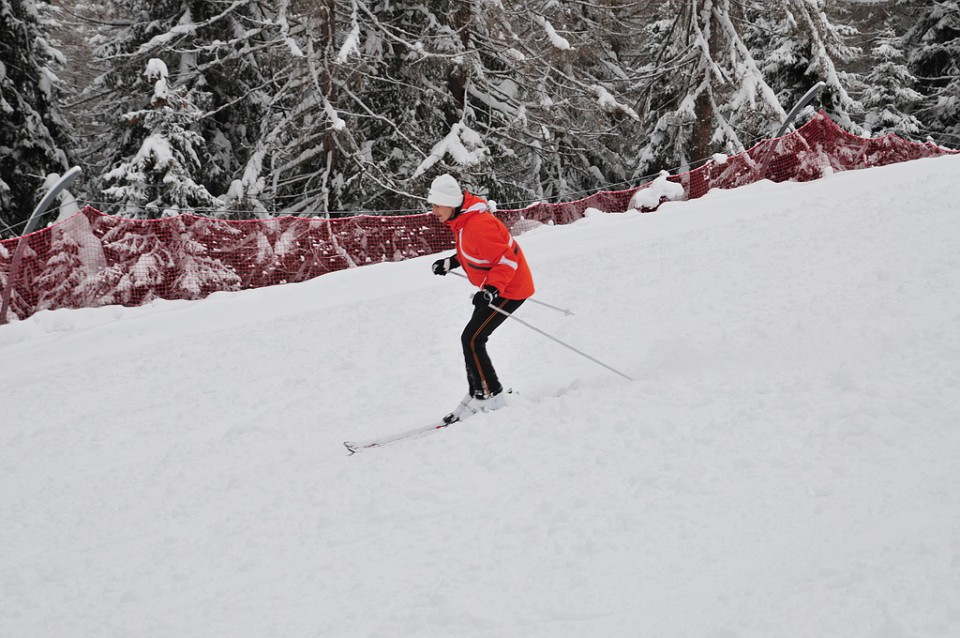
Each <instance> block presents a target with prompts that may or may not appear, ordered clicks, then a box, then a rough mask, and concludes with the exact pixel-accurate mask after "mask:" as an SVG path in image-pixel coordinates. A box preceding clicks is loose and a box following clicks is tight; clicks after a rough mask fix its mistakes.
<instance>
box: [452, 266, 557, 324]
mask: <svg viewBox="0 0 960 638" xmlns="http://www.w3.org/2000/svg"><path fill="white" fill-rule="evenodd" d="M447 272H448V273H450V274H451V275H456V276H457V277H463V278H464V279H467V280H468V281H469V279H468V278H467V276H466V275H464V274H463V273H459V272H453V271H452V270H448V271H447ZM527 301H532V302H533V303H535V304H540V305H541V306H546V307H547V308H550V309H552V310H556V311H558V312H562V313H563V314H565V315H567V316H568V317H570V316H572V315H573V312H571V311H570V310H567V309H566V308H558V307H557V306H551V305H550V304H548V303H544V302H542V301H538V300H536V299H534V298H533V297H530V298H528V299H527Z"/></svg>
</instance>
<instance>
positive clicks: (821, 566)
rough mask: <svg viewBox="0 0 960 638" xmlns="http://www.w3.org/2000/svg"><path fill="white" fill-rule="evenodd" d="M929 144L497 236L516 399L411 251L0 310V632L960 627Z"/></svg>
mask: <svg viewBox="0 0 960 638" xmlns="http://www.w3.org/2000/svg"><path fill="white" fill-rule="evenodd" d="M958 177H960V157H947V158H939V159H932V160H919V161H915V162H911V163H908V164H902V165H897V166H891V167H886V168H878V169H870V170H868V171H859V172H851V173H841V174H837V175H834V176H831V177H829V178H827V179H824V180H820V181H818V182H815V183H809V184H772V183H769V182H761V183H759V184H756V185H753V186H749V187H745V188H741V189H738V190H736V191H728V192H713V193H710V194H709V195H708V196H706V197H704V198H702V199H700V200H696V201H693V202H677V203H667V204H664V205H663V206H662V207H661V210H660V211H659V212H657V213H653V214H647V215H640V214H636V213H628V214H624V215H604V214H593V215H590V216H589V217H588V218H587V219H585V220H583V221H581V222H578V223H576V224H573V225H570V226H563V227H549V228H548V227H543V228H539V229H537V230H534V231H531V232H529V233H525V234H524V235H522V236H521V237H520V238H519V241H520V243H521V244H522V245H523V247H524V251H525V252H526V253H527V256H528V259H529V261H530V263H531V267H532V269H533V272H534V277H535V279H536V283H537V287H538V295H537V296H538V298H540V299H542V300H543V301H545V302H548V303H553V304H556V305H560V306H562V307H570V308H571V309H572V310H573V311H574V312H575V313H576V314H575V316H572V317H564V316H563V315H561V314H559V313H556V312H554V311H552V310H549V309H546V308H543V307H539V306H536V305H533V304H527V305H525V306H524V307H523V308H522V309H521V311H520V313H521V314H522V318H523V319H524V320H526V321H528V322H530V323H532V324H533V325H536V326H537V327H539V328H541V329H543V330H545V331H547V332H549V333H551V334H554V335H556V336H557V337H558V338H560V339H563V340H565V341H567V342H569V343H570V344H571V345H574V346H575V347H577V348H579V349H581V350H583V351H585V352H587V353H590V354H591V355H593V356H595V357H597V358H598V359H600V360H602V361H604V362H605V363H608V364H609V365H611V366H613V367H614V368H616V369H618V370H623V371H624V372H626V373H627V374H629V375H630V376H631V377H633V378H634V379H636V381H633V382H628V381H626V380H624V379H622V378H619V377H617V376H616V375H613V374H612V373H610V372H609V371H606V370H604V369H603V368H601V367H599V366H596V365H595V364H593V363H591V362H589V361H586V360H584V359H582V358H580V357H578V356H577V355H575V354H574V353H572V352H570V351H568V350H566V349H564V348H561V347H559V346H558V345H556V344H554V343H552V342H551V341H549V340H547V339H545V338H543V337H542V336H541V335H538V334H536V333H534V332H532V331H530V330H528V329H527V328H525V327H523V326H521V325H519V324H516V323H513V322H509V321H508V322H507V323H506V324H505V325H504V326H503V328H501V329H500V330H499V331H498V332H497V333H495V334H494V336H493V338H492V339H491V342H490V350H491V354H492V356H493V358H494V361H495V363H496V364H497V367H498V371H499V372H500V375H501V377H502V379H503V380H504V381H505V383H507V384H508V385H512V386H513V387H515V388H517V389H518V390H519V395H517V396H514V397H512V398H511V404H510V405H508V407H507V408H505V409H504V410H502V411H500V412H497V413H493V414H482V415H477V416H475V417H473V418H471V419H470V420H468V421H466V422H464V423H462V424H457V425H454V426H453V427H450V428H447V429H444V430H441V431H438V432H436V433H434V434H430V435H429V436H426V437H423V438H420V439H417V440H414V441H409V442H400V443H397V444H395V445H391V446H389V447H386V448H382V449H374V450H369V451H365V452H363V453H361V454H358V455H355V456H352V457H351V456H348V455H347V454H346V452H345V450H344V449H343V447H342V445H341V442H342V441H343V440H345V439H352V440H364V439H367V438H371V437H375V436H379V435H386V434H392V433H394V432H397V431H401V430H404V429H408V428H412V427H416V426H419V425H423V424H424V423H427V422H430V421H431V420H434V419H436V418H437V417H439V416H442V414H444V413H445V412H447V411H449V409H451V408H452V407H453V406H454V405H455V404H456V402H457V401H458V400H459V398H460V396H461V395H462V394H463V392H464V386H465V383H464V380H463V370H462V362H461V359H460V353H459V333H460V331H461V329H462V326H463V324H464V323H465V322H466V320H467V318H468V316H469V313H470V305H469V295H470V290H469V288H468V287H467V286H466V285H465V282H463V281H462V280H459V279H455V278H452V277H447V278H439V277H433V276H432V275H431V274H430V269H429V264H430V263H431V262H432V260H433V259H435V257H424V258H421V259H416V260H411V261H408V262H402V263H390V264H382V265H378V266H370V267H364V268H359V269H356V270H351V271H347V272H339V273H333V274H330V275H325V276H323V277H320V278H318V279H315V280H313V281H310V282H306V283H303V284H294V285H287V286H278V287H273V288H268V289H261V290H255V291H248V292H243V293H231V294H217V295H214V296H212V297H211V298H209V299H207V300H204V301H201V302H182V301H179V302H154V303H153V304H150V305H149V306H146V307H142V308H117V307H113V308H102V309H96V310H82V311H56V312H43V313H40V314H38V315H36V316H34V317H33V318H30V319H28V320H26V321H23V322H19V323H17V324H13V325H10V326H5V327H0V361H2V362H3V366H2V368H0V388H2V397H3V400H2V403H0V415H2V422H3V426H2V427H0V472H2V475H0V634H2V635H3V636H12V637H13V636H16V637H31V638H39V637H50V638H53V637H61V636H71V637H72V638H78V637H85V636H96V637H98V638H100V637H111V636H116V637H118V638H119V637H129V636H137V637H158V638H159V637H170V636H177V637H194V636H195V637H198V638H200V637H202V638H213V637H219V636H223V637H227V636H229V637H231V638H243V637H249V638H255V637H257V638H259V637H263V636H271V637H278V636H296V637H300V636H304V637H306V636H310V637H327V636H338V637H340V636H371V637H373V636H376V637H391V636H404V637H408V636H443V637H449V636H458V637H460V636H463V637H492V636H504V637H507V636H510V637H514V636H523V637H534V638H536V637H544V638H546V637H550V638H557V637H567V636H569V637H574V636H576V637H580V636H605V637H606V636H616V637H620V636H623V637H635V636H669V637H671V638H680V637H691V638H692V637H698V638H769V637H773V636H776V637H777V638H792V637H796V638H808V637H810V636H830V637H831V638H839V637H847V636H849V637H851V638H853V637H857V638H910V637H914V636H923V637H925V638H935V637H943V638H955V637H956V636H958V635H960V489H958V477H960V428H958V427H957V426H958V423H960V224H958V222H957V216H956V214H957V207H956V202H957V200H958V195H960V188H958V186H957V184H958V183H960V180H958Z"/></svg>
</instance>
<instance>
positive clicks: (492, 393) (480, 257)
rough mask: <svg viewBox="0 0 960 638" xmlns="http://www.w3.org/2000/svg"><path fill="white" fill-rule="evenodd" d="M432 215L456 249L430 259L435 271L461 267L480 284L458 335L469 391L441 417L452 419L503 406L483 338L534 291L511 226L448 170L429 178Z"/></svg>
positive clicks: (486, 337) (475, 283) (429, 199)
mask: <svg viewBox="0 0 960 638" xmlns="http://www.w3.org/2000/svg"><path fill="white" fill-rule="evenodd" d="M427 202H428V203H430V204H431V206H432V212H433V214H434V216H436V218H437V219H438V220H439V221H440V222H441V223H442V224H444V225H445V226H446V227H447V228H449V229H450V230H451V231H453V234H454V238H455V241H456V248H457V252H456V253H455V254H453V255H451V256H450V257H444V258H443V259H438V260H437V261H435V262H433V266H432V268H433V273H434V274H435V275H441V276H442V275H446V274H447V273H448V272H450V271H451V270H453V269H455V268H460V267H463V269H464V271H465V272H466V275H467V279H469V280H470V283H472V284H473V285H475V286H477V287H478V288H479V289H480V290H478V291H477V293H476V294H475V295H474V296H473V305H474V309H473V315H472V316H471V317H470V321H468V322H467V325H466V327H464V329H463V334H461V336H460V340H461V343H462V345H463V357H464V362H465V363H466V368H467V384H468V386H469V392H468V393H467V396H465V397H464V398H463V400H462V401H461V402H460V405H458V406H457V407H456V409H455V410H454V411H453V412H451V413H450V414H448V415H447V416H445V417H444V418H443V420H444V422H445V423H448V424H449V423H455V422H456V421H459V420H460V418H461V417H462V416H463V415H464V414H465V413H470V414H475V413H477V412H488V411H492V410H496V409H498V408H501V407H503V405H504V403H505V397H504V393H503V386H502V385H501V383H500V380H499V379H498V378H497V373H496V370H494V368H493V364H492V363H491V361H490V356H489V355H488V354H487V339H488V338H489V337H490V334H491V333H492V332H493V331H494V330H496V329H497V328H498V327H499V326H500V325H501V324H502V323H503V322H504V321H505V320H506V318H507V316H506V315H504V314H502V313H501V312H500V311H503V312H507V313H510V314H513V313H514V312H516V311H517V309H518V308H519V307H520V306H521V305H522V304H523V302H524V301H526V300H527V299H528V298H529V297H531V296H532V295H533V292H534V287H533V277H532V276H531V274H530V267H529V266H528V265H527V260H526V258H525V257H524V256H523V251H522V250H520V246H519V245H518V244H517V242H515V241H514V239H513V237H511V236H510V231H509V230H507V227H506V226H504V225H503V222H501V221H500V220H499V219H497V218H496V217H494V215H493V214H492V213H491V212H490V207H489V206H488V204H487V201H486V200H484V199H483V198H481V197H477V196H476V195H473V194H471V193H468V192H465V191H463V190H461V188H460V184H458V183H457V180H456V179H455V178H454V177H453V176H451V175H448V174H444V175H441V176H440V177H438V178H436V179H435V180H433V183H432V184H431V185H430V191H429V193H428V195H427Z"/></svg>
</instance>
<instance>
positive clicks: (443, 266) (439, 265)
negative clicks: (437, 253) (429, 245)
mask: <svg viewBox="0 0 960 638" xmlns="http://www.w3.org/2000/svg"><path fill="white" fill-rule="evenodd" d="M459 267H460V262H459V261H457V256H456V255H453V256H451V257H444V258H443V259H438V260H436V261H435V262H433V274H435V275H446V274H447V273H448V272H450V271H451V270H453V269H454V268H459Z"/></svg>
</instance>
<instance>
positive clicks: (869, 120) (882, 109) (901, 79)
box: [860, 27, 923, 136]
mask: <svg viewBox="0 0 960 638" xmlns="http://www.w3.org/2000/svg"><path fill="white" fill-rule="evenodd" d="M902 46H903V44H902V40H901V38H900V37H898V36H897V35H896V33H895V32H894V31H893V29H892V28H889V27H888V28H885V29H883V30H882V31H880V33H878V34H877V37H876V39H875V42H874V46H873V48H872V49H871V51H870V53H871V57H872V59H873V60H874V64H873V66H872V67H871V69H870V71H869V72H868V73H867V74H866V75H865V76H864V78H863V83H864V87H865V90H864V93H863V95H862V97H861V98H860V101H861V103H862V104H863V108H864V127H865V129H866V131H867V132H868V133H871V134H874V135H876V134H884V133H897V134H899V135H901V136H915V135H917V134H918V133H919V132H920V128H921V126H922V125H921V123H920V121H919V120H918V119H917V118H916V117H915V116H914V115H913V114H912V113H914V112H916V110H917V106H918V105H919V104H920V102H921V101H922V100H923V96H922V95H921V94H920V93H919V92H917V91H916V90H914V88H913V87H914V85H915V84H916V78H914V77H913V75H912V74H911V73H910V70H909V69H908V68H907V66H906V57H905V56H904V54H903V51H902V49H901V48H902Z"/></svg>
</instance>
